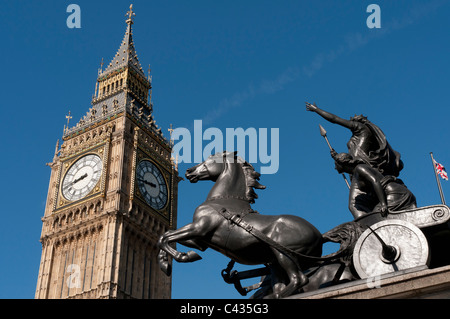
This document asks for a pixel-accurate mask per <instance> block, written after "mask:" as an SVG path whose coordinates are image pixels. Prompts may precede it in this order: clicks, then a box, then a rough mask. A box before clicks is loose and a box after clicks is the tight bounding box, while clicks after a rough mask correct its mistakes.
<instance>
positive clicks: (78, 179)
mask: <svg viewBox="0 0 450 319" xmlns="http://www.w3.org/2000/svg"><path fill="white" fill-rule="evenodd" d="M87 176H88V174H87V173H84V175H82V176H80V177H79V178H77V179H76V180H74V181H73V182H72V184H76V183H78V182H79V181H81V180H83V179H85V178H86V177H87Z"/></svg>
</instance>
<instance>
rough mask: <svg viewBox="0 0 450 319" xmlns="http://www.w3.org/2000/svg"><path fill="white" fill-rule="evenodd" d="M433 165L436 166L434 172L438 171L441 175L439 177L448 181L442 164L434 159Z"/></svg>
mask: <svg viewBox="0 0 450 319" xmlns="http://www.w3.org/2000/svg"><path fill="white" fill-rule="evenodd" d="M434 167H435V168H436V173H438V174H439V175H441V177H442V178H443V179H445V180H446V181H448V175H447V172H446V171H445V167H444V165H442V164H439V163H438V162H436V161H434Z"/></svg>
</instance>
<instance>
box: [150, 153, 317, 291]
mask: <svg viewBox="0 0 450 319" xmlns="http://www.w3.org/2000/svg"><path fill="white" fill-rule="evenodd" d="M236 153H237V152H223V153H218V154H216V155H211V156H209V157H208V159H206V160H205V161H204V162H203V163H200V164H198V165H196V166H194V167H192V168H190V169H188V170H187V171H186V178H187V179H188V180H189V181H190V182H191V183H196V182H197V181H199V180H212V181H214V182H215V184H214V186H213V187H212V189H211V190H210V192H209V194H208V197H207V198H206V201H204V202H203V203H202V204H201V205H200V206H198V207H197V209H196V210H195V213H194V216H193V221H192V223H190V224H187V225H186V226H183V227H181V228H179V229H176V230H170V231H168V232H166V233H165V234H163V235H162V236H161V238H160V239H159V242H158V246H159V248H160V254H159V264H160V267H161V269H162V270H163V271H165V272H166V274H168V275H169V274H170V271H171V270H170V269H171V268H170V265H169V262H168V257H167V254H168V255H170V256H172V257H173V258H174V259H175V260H176V261H178V262H193V261H196V260H199V259H201V257H200V256H199V255H198V254H197V253H195V252H194V251H189V252H187V253H183V252H179V251H177V250H176V249H174V248H172V247H171V244H172V243H175V242H178V243H180V244H182V245H184V246H187V247H191V248H195V249H198V250H200V251H204V250H206V249H207V248H212V249H214V250H216V251H219V252H220V253H222V254H224V255H226V256H228V257H229V258H231V259H232V260H234V261H236V262H238V263H241V264H246V265H258V264H264V265H267V266H269V267H270V269H271V271H272V281H273V282H272V284H273V294H272V295H270V296H268V297H272V298H282V297H286V296H289V295H291V294H292V293H294V292H296V291H298V289H300V288H301V287H303V286H304V285H306V284H307V283H308V281H309V279H308V277H307V276H305V274H303V272H302V270H306V269H307V268H308V267H309V266H310V265H311V263H312V261H311V259H309V258H302V257H301V256H302V255H307V256H312V257H320V256H321V254H322V244H323V237H322V235H321V233H320V232H319V231H318V230H317V229H316V228H315V227H314V226H313V225H312V224H310V223H309V222H308V221H306V220H304V219H303V218H301V217H298V216H293V215H262V214H259V213H257V212H255V211H253V210H252V208H251V206H250V204H251V203H254V201H255V199H256V198H257V197H258V196H257V195H256V193H255V192H254V189H255V188H256V189H264V188H265V186H263V185H261V184H259V182H258V180H259V176H260V174H259V173H257V172H256V171H255V170H254V168H253V166H252V165H251V164H249V163H247V162H246V161H244V160H242V158H240V157H238V156H237V155H236ZM238 221H245V223H246V225H247V229H245V228H243V227H239V226H238V224H237V223H238ZM249 225H251V226H249ZM248 226H249V227H250V228H248ZM249 229H253V230H254V231H256V232H258V233H260V234H262V235H261V236H265V238H268V241H269V242H273V243H275V244H276V245H270V244H268V243H267V242H266V241H263V240H260V238H257V237H255V236H254V235H253V234H252V233H251V232H249ZM172 246H173V245H172ZM277 247H285V248H287V249H289V250H290V251H293V252H296V253H298V255H295V256H294V255H292V254H286V253H285V251H283V250H282V249H279V248H277ZM274 278H276V279H274Z"/></svg>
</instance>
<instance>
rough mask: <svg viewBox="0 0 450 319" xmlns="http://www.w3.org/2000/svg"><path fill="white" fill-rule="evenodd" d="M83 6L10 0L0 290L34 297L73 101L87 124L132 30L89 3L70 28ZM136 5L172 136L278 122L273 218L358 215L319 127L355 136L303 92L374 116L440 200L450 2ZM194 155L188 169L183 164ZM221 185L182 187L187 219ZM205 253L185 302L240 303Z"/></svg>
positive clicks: (159, 116)
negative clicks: (56, 158)
mask: <svg viewBox="0 0 450 319" xmlns="http://www.w3.org/2000/svg"><path fill="white" fill-rule="evenodd" d="M70 3H73V2H70V1H4V2H2V6H1V10H0V32H1V39H2V45H1V48H2V50H1V53H0V57H1V61H2V76H1V77H0V87H1V90H2V99H1V102H0V105H1V114H2V116H1V118H0V121H1V125H0V136H1V139H0V142H1V150H2V155H3V156H1V159H0V161H1V167H2V169H1V176H2V183H1V184H0V192H1V199H2V206H1V207H2V208H1V210H0V211H1V214H2V218H1V225H0V245H1V246H0V251H1V253H0V254H1V256H2V259H1V261H0V298H33V297H34V291H35V287H36V282H37V275H38V270H39V262H40V255H41V246H40V243H39V237H40V233H41V226H42V222H41V217H42V216H43V214H44V206H45V201H46V196H47V189H48V181H49V177H50V168H49V167H47V166H46V165H45V163H47V162H51V160H52V157H53V153H54V149H55V143H56V140H57V139H60V138H61V135H62V131H63V126H64V124H65V123H66V119H65V115H66V114H67V113H68V112H69V110H70V111H71V112H72V115H73V120H72V121H73V123H75V122H77V121H78V120H79V119H80V118H81V117H82V116H83V115H84V114H86V112H87V111H88V109H89V107H90V101H91V96H92V94H93V93H94V87H95V80H96V76H97V69H98V68H99V65H100V61H101V59H102V57H103V58H104V60H105V62H106V63H109V61H110V60H111V59H112V57H113V55H114V54H115V53H116V51H117V49H118V47H119V45H120V42H121V41H122V38H123V34H124V32H125V27H126V24H125V13H126V11H127V10H128V7H129V4H130V2H129V1H108V2H106V1H95V2H94V1H84V0H83V1H76V2H75V3H77V4H78V5H80V7H81V29H69V28H67V26H66V19H67V16H68V15H69V14H68V13H66V8H67V6H68V5H69V4H70ZM133 3H134V9H135V12H136V17H135V24H134V26H133V28H134V40H135V45H136V50H137V53H138V56H139V60H140V62H141V64H142V66H143V68H144V69H147V65H148V64H151V65H152V76H153V102H154V116H155V119H156V121H157V123H158V124H159V126H160V127H162V128H163V131H164V133H165V135H166V136H168V132H167V129H168V128H169V125H170V124H171V123H172V124H173V125H174V127H186V128H189V129H191V128H192V127H193V121H194V120H195V119H202V120H203V126H204V129H206V128H208V127H218V128H220V129H222V130H225V128H227V127H228V128H237V127H243V128H249V127H254V128H256V129H258V128H279V130H280V140H279V147H280V155H279V156H280V167H279V170H278V172H277V173H276V174H273V175H263V176H262V177H261V183H262V184H264V185H266V186H267V189H266V190H260V191H257V193H258V194H259V197H260V198H259V199H258V200H257V201H256V204H255V205H254V208H255V209H256V210H258V211H259V212H261V213H264V214H280V213H288V214H295V215H299V216H302V217H303V218H305V219H307V220H308V221H310V222H311V223H312V224H314V225H315V226H316V227H317V228H318V229H319V230H320V231H321V232H326V231H328V230H330V229H331V228H333V227H334V226H337V225H338V224H340V223H343V222H346V221H349V220H351V219H352V216H351V214H350V213H349V211H348V209H347V195H348V190H347V188H346V186H345V184H344V182H343V180H342V178H341V177H340V176H339V175H338V174H337V173H336V171H335V170H334V163H333V161H332V159H331V157H330V156H329V151H328V147H327V146H326V144H325V141H324V140H323V138H322V137H321V136H320V135H319V130H318V125H319V124H322V125H323V126H324V127H325V128H326V129H327V131H328V136H329V138H330V142H331V143H332V145H333V146H334V148H335V149H336V150H337V151H346V142H347V141H348V139H349V137H350V132H349V131H347V130H345V129H344V128H341V127H338V126H335V125H332V124H330V123H327V122H325V121H324V120H323V119H321V118H320V117H319V116H318V115H316V114H313V113H309V112H306V111H305V107H304V101H310V102H316V103H317V104H318V106H320V107H323V108H324V109H326V110H329V111H331V112H333V113H335V114H337V115H340V116H341V117H344V118H349V117H350V116H353V115H355V114H364V115H366V116H368V118H369V119H370V120H371V121H372V122H374V123H376V124H378V125H379V126H380V127H381V128H382V129H383V130H384V132H385V133H386V135H387V137H388V139H389V142H390V143H391V145H392V146H393V147H394V148H395V149H396V150H398V151H399V152H400V153H401V154H402V159H403V161H404V162H405V168H404V170H403V171H402V173H401V178H402V179H403V180H404V182H405V183H406V185H407V186H408V187H409V188H410V189H411V190H412V191H413V192H414V194H415V195H416V197H417V200H418V204H419V206H425V205H432V204H438V203H440V198H439V193H438V190H437V186H436V181H435V176H434V173H433V169H432V166H431V161H430V155H429V153H430V152H431V151H432V152H434V156H435V158H436V160H437V161H439V162H441V163H442V164H444V165H447V166H448V167H449V168H450V149H449V147H448V141H449V136H450V134H449V133H450V132H449V126H448V121H449V118H450V111H449V107H450V103H449V84H450V83H449V74H450V59H449V56H450V36H449V34H448V33H449V31H448V30H450V22H449V19H448V12H449V11H450V1H444V0H431V1H416V0H398V1H381V0H371V1H365V0H355V1H336V0H328V1H288V0H285V1H266V0H258V1H250V0H246V1H234V0H231V1H199V0H193V1H189V2H186V1H178V0H174V1H170V2H169V1H133ZM371 3H376V4H378V5H379V6H380V8H381V28H380V29H369V28H368V27H367V26H366V18H367V17H368V15H369V13H366V8H367V6H368V5H369V4H371ZM192 165H193V164H184V163H182V164H181V165H180V167H179V169H180V172H181V174H183V175H184V172H185V170H186V169H187V168H189V167H191V166H192ZM255 167H256V168H257V169H259V167H260V166H259V164H258V163H256V164H255ZM442 186H443V190H444V193H445V194H446V195H447V197H448V200H450V193H449V189H450V188H449V187H450V186H449V185H448V182H445V181H443V182H442ZM210 187H212V183H211V182H201V183H198V184H190V183H189V182H188V181H184V182H181V183H180V189H179V206H178V226H183V225H185V224H187V223H189V222H190V221H191V218H192V214H193V212H194V210H195V208H196V207H197V206H198V205H200V204H201V203H202V201H203V200H204V199H205V197H206V195H207V192H208V190H209V189H210ZM178 247H179V248H180V249H182V250H187V248H186V249H185V248H184V247H182V246H178ZM201 255H202V256H203V260H201V261H198V262H196V263H192V264H175V266H174V274H173V297H174V298H239V297H240V296H239V294H238V293H237V292H235V290H234V288H233V287H232V286H229V285H227V284H226V283H224V282H223V281H222V279H221V277H220V270H221V269H223V268H224V267H225V266H226V264H227V262H228V259H227V258H225V257H223V256H222V255H220V254H219V253H217V252H214V251H207V252H204V253H201Z"/></svg>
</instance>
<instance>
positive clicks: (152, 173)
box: [136, 160, 168, 209]
mask: <svg viewBox="0 0 450 319" xmlns="http://www.w3.org/2000/svg"><path fill="white" fill-rule="evenodd" d="M136 180H137V184H138V187H139V191H140V192H141V194H142V196H144V198H145V201H146V202H147V203H148V204H149V205H150V206H151V207H153V208H154V209H161V208H163V207H164V206H165V205H166V203H167V194H168V193H167V185H166V182H165V180H164V177H163V175H162V173H161V171H160V170H159V169H158V168H157V167H156V165H155V164H153V163H152V162H150V161H146V160H143V161H141V162H140V163H139V164H138V166H137V167H136Z"/></svg>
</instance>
